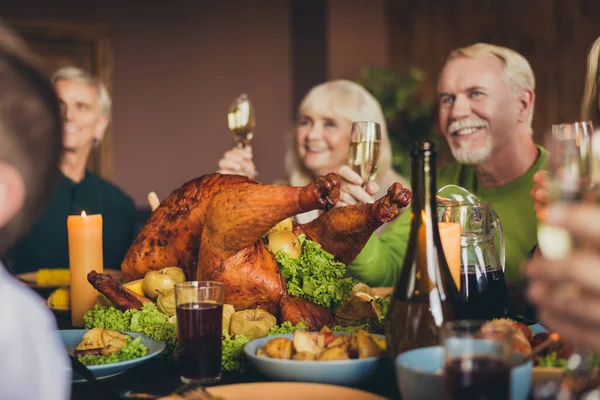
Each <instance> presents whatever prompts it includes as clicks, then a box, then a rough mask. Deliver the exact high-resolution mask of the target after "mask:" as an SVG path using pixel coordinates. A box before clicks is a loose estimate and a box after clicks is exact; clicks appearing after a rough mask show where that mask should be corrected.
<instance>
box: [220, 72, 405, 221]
mask: <svg viewBox="0 0 600 400" xmlns="http://www.w3.org/2000/svg"><path fill="white" fill-rule="evenodd" d="M355 121H372V122H377V123H378V124H379V125H380V126H381V139H382V144H381V158H380V162H379V169H378V172H377V176H376V178H375V180H374V181H373V182H370V183H369V184H367V185H366V187H365V188H362V186H361V185H362V178H361V177H360V176H359V175H358V174H357V173H355V172H354V171H352V170H351V169H350V167H348V166H347V164H348V153H349V151H350V132H351V129H352V122H355ZM291 139H292V140H290V146H289V147H288V149H287V154H286V170H287V175H288V177H287V179H285V180H283V181H281V182H277V183H280V184H285V185H291V186H304V185H307V184H308V183H310V182H311V181H312V180H314V179H315V178H316V177H318V176H321V175H326V174H328V173H330V172H336V173H339V174H340V176H341V178H342V188H341V191H342V194H341V197H340V201H339V202H338V204H337V205H336V206H344V205H348V204H358V203H371V202H373V201H374V200H375V199H378V198H379V197H381V196H383V195H385V193H387V190H388V188H389V187H390V186H391V185H392V184H393V183H394V182H400V183H401V184H402V185H403V186H404V187H408V186H409V185H408V182H407V181H406V179H404V178H403V177H401V176H400V175H398V174H397V173H396V172H395V171H394V170H393V169H392V149H391V145H390V140H389V137H388V132H387V125H386V123H385V118H384V116H383V111H382V110H381V106H380V105H379V103H378V102H377V100H376V99H375V98H374V97H373V96H372V95H371V94H370V93H369V92H368V91H367V90H366V89H365V88H363V87H362V86H361V85H359V84H357V83H354V82H351V81H348V80H334V81H329V82H325V83H322V84H320V85H317V86H315V87H313V88H312V89H311V90H310V91H309V92H308V94H307V95H306V96H305V97H304V99H303V100H302V102H301V104H300V107H299V110H298V120H297V123H296V129H295V134H294V135H293V137H292V138H291ZM218 172H219V173H222V174H238V175H246V176H249V177H251V178H255V177H256V174H257V173H256V168H255V164H254V160H253V155H252V148H251V147H250V146H248V147H246V148H244V149H238V148H234V149H232V150H229V151H228V152H226V153H225V154H224V155H223V158H221V160H219V170H218ZM318 215H319V211H318V210H315V211H311V212H308V213H305V214H301V215H297V216H296V220H297V222H299V223H306V222H309V221H311V220H312V219H314V218H316V217H317V216H318Z"/></svg>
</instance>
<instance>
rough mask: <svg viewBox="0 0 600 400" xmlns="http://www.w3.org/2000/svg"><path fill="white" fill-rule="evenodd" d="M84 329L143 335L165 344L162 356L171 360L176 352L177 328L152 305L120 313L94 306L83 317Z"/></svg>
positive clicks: (112, 308) (119, 311)
mask: <svg viewBox="0 0 600 400" xmlns="http://www.w3.org/2000/svg"><path fill="white" fill-rule="evenodd" d="M83 319H84V321H85V328H86V329H92V328H96V327H101V328H105V329H111V330H115V331H127V332H137V333H143V334H144V335H146V336H148V337H149V338H151V339H154V340H158V341H162V342H165V343H166V344H167V347H166V348H165V350H164V351H163V353H162V356H163V357H165V358H167V359H171V360H172V359H173V358H174V356H175V354H176V350H177V326H176V324H174V323H172V322H169V317H168V316H167V315H166V314H163V313H162V312H161V311H159V310H158V308H156V305H155V304H154V303H144V305H143V306H142V309H141V310H127V311H121V310H118V309H116V308H114V307H100V306H95V307H94V308H93V309H91V310H90V311H88V312H87V313H85V315H84V317H83Z"/></svg>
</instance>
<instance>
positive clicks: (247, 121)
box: [227, 94, 256, 149]
mask: <svg viewBox="0 0 600 400" xmlns="http://www.w3.org/2000/svg"><path fill="white" fill-rule="evenodd" d="M227 122H228V124H229V130H230V131H231V132H232V133H233V136H234V137H235V139H236V141H237V145H236V146H237V147H238V148H240V149H243V148H244V147H246V146H247V145H248V144H249V143H250V140H252V137H253V136H254V128H255V127H256V119H255V117H254V107H253V106H252V103H251V102H250V99H249V98H248V95H247V94H241V95H240V96H239V97H237V98H236V99H235V100H233V102H232V103H231V105H230V106H229V113H228V114H227Z"/></svg>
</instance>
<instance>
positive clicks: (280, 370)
mask: <svg viewBox="0 0 600 400" xmlns="http://www.w3.org/2000/svg"><path fill="white" fill-rule="evenodd" d="M334 335H336V336H338V335H349V333H345V332H338V333H335V334H334ZM375 336H378V337H381V338H383V336H381V335H375ZM278 337H285V338H288V339H290V340H293V338H294V335H293V334H287V335H277V336H268V337H264V338H261V339H255V340H253V341H251V342H249V343H247V344H246V346H245V347H244V352H245V353H246V356H247V357H248V359H249V360H250V363H251V364H252V365H253V366H254V367H255V368H256V369H258V370H259V371H260V372H262V373H263V374H264V375H266V376H268V377H269V378H271V379H276V380H280V381H298V382H318V383H330V384H333V385H347V386H350V385H355V384H357V383H360V382H361V381H363V380H365V379H368V378H369V376H371V374H373V372H374V371H375V369H376V367H377V363H378V361H379V358H377V357H373V358H363V359H356V360H340V361H298V360H279V359H276V358H268V357H257V356H256V350H258V349H259V348H261V347H262V346H264V345H265V343H267V342H268V341H269V340H272V339H275V338H278Z"/></svg>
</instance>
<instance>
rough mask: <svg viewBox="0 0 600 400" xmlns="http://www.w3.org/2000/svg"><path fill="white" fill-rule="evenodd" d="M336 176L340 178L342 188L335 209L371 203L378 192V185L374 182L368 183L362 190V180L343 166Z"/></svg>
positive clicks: (347, 167)
mask: <svg viewBox="0 0 600 400" xmlns="http://www.w3.org/2000/svg"><path fill="white" fill-rule="evenodd" d="M338 174H339V175H340V178H342V187H341V195H340V200H339V201H338V202H337V204H336V207H342V206H347V205H352V204H361V203H372V202H373V201H374V199H373V196H374V195H375V193H377V191H378V190H379V185H378V184H377V183H375V182H369V183H368V184H367V185H366V186H365V187H364V188H363V187H362V183H363V180H362V178H361V177H360V175H358V174H357V173H356V172H354V171H352V169H351V168H350V167H349V166H347V165H344V166H342V167H341V168H340V170H339V172H338Z"/></svg>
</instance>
